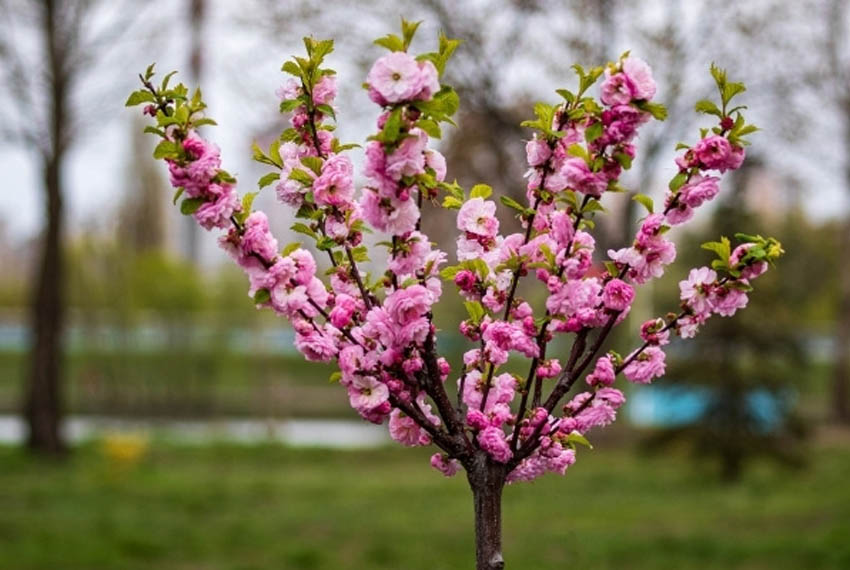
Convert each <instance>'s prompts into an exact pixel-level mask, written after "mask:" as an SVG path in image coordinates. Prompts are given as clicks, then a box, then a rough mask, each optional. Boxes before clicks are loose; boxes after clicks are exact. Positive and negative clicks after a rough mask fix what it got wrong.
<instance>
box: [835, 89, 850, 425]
mask: <svg viewBox="0 0 850 570" xmlns="http://www.w3.org/2000/svg"><path fill="white" fill-rule="evenodd" d="M844 133H845V134H844V147H845V164H844V179H845V185H846V188H845V190H846V192H847V193H848V195H850V98H847V100H846V101H845V102H844ZM840 231H841V235H840V236H839V250H838V251H840V252H843V255H845V256H846V255H847V252H850V212H845V214H844V222H843V223H842V224H841V230H840ZM843 261H844V262H843V263H839V264H838V267H839V301H838V314H837V315H836V318H837V321H838V322H837V323H836V331H835V352H836V354H835V371H834V374H833V380H832V413H833V416H834V417H835V419H836V420H837V421H839V422H841V423H843V424H850V263H847V259H846V258H845V259H844V260H843Z"/></svg>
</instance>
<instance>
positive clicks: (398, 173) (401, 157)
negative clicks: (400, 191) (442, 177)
mask: <svg viewBox="0 0 850 570" xmlns="http://www.w3.org/2000/svg"><path fill="white" fill-rule="evenodd" d="M409 134H410V136H407V137H405V138H404V140H402V141H401V144H399V145H398V148H396V149H395V150H394V151H393V152H392V154H390V155H389V156H388V157H387V161H386V173H387V175H388V176H390V177H391V178H392V179H393V180H401V178H402V177H403V176H416V175H417V174H421V173H422V172H424V171H425V155H424V154H423V152H424V150H425V145H427V144H428V135H426V134H425V131H423V130H421V129H411V130H410V133H409Z"/></svg>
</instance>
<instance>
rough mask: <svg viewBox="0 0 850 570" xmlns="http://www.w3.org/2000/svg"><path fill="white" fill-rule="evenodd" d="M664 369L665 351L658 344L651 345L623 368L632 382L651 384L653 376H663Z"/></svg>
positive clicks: (624, 373) (625, 374)
mask: <svg viewBox="0 0 850 570" xmlns="http://www.w3.org/2000/svg"><path fill="white" fill-rule="evenodd" d="M628 358H631V355H629V356H628V357H627V360H628ZM664 370H665V364H664V351H663V350H661V349H660V348H658V347H657V346H649V347H647V348H646V349H644V350H643V352H641V353H640V354H638V355H637V356H636V357H635V358H634V359H633V360H632V361H631V362H630V363H629V364H628V365H627V366H626V367H625V368H624V369H623V375H624V376H625V377H626V378H627V379H628V380H630V381H632V382H636V383H638V384H649V383H650V382H652V379H653V378H659V377H661V376H663V375H664Z"/></svg>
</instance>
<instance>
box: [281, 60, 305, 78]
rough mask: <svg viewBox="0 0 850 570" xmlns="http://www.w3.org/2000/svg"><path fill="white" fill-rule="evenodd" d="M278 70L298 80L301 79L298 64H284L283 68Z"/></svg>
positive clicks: (290, 62) (289, 62)
mask: <svg viewBox="0 0 850 570" xmlns="http://www.w3.org/2000/svg"><path fill="white" fill-rule="evenodd" d="M280 70H281V71H283V72H285V73H288V74H289V75H294V76H295V77H298V78H299V79H300V78H301V68H300V67H298V64H296V63H295V62H294V61H292V60H289V61H286V62H284V64H283V67H281V68H280Z"/></svg>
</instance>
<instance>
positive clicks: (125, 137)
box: [0, 0, 845, 251]
mask: <svg viewBox="0 0 850 570" xmlns="http://www.w3.org/2000/svg"><path fill="white" fill-rule="evenodd" d="M176 4H177V3H166V4H165V5H166V6H170V8H171V9H174V6H175V5H176ZM160 5H162V4H160ZM234 6H235V4H234V3H232V2H227V1H225V0H216V1H214V2H213V3H212V9H211V11H210V12H211V13H210V15H209V20H208V22H207V37H208V38H210V39H211V40H212V41H211V43H210V44H208V48H209V49H207V51H206V56H207V61H206V69H207V75H206V77H205V78H204V82H203V83H204V93H205V96H206V98H207V100H208V103H209V105H210V114H211V115H212V116H213V117H215V118H216V120H217V121H218V122H219V125H221V126H220V127H217V128H215V129H214V138H215V140H216V142H217V143H218V144H219V145H220V146H221V147H222V155H223V157H224V158H223V161H224V166H225V168H228V169H229V170H231V171H232V172H235V173H237V175H239V174H243V175H244V176H242V183H243V185H244V184H245V183H246V181H247V183H248V184H250V185H251V186H252V185H253V182H254V180H255V179H256V177H258V176H259V175H260V174H262V171H261V170H258V169H257V167H255V166H254V165H252V163H251V161H250V150H249V147H250V143H251V137H252V134H253V133H256V132H259V131H261V130H263V129H264V128H266V127H268V126H274V125H277V124H278V122H279V120H280V117H279V115H278V114H277V110H276V106H277V104H276V99H275V96H274V90H275V88H276V87H277V86H278V85H279V84H280V83H281V82H282V80H283V76H282V74H281V73H280V72H279V65H280V62H282V61H283V60H284V59H285V58H286V57H288V56H289V55H291V54H292V53H296V52H298V51H300V49H301V46H300V42H299V41H298V40H297V38H289V39H285V40H283V39H282V41H281V42H280V43H279V44H276V45H267V44H266V45H263V44H260V43H259V42H258V41H257V38H256V37H255V36H254V35H253V34H251V31H250V29H246V28H244V27H240V26H234V25H233V15H234V14H233V12H234ZM175 14H176V15H179V13H176V12H175ZM648 14H649V16H648V17H652V11H651V10H650V11H648ZM385 32H386V30H376V32H375V34H374V35H375V36H378V35H381V34H383V33H385ZM124 42H125V43H123V44H122V43H119V45H116V46H114V49H115V50H116V51H117V50H121V49H123V48H128V47H129V48H130V49H129V51H130V52H132V54H133V55H132V56H130V57H127V58H126V62H125V63H124V64H122V65H121V66H120V67H119V68H117V69H116V68H115V67H113V68H112V69H111V71H99V72H96V73H95V74H94V75H93V76H92V77H91V78H90V79H89V90H88V91H87V92H98V91H100V92H101V94H100V95H99V101H101V105H102V106H101V107H100V108H99V110H98V113H97V116H98V117H99V119H98V123H97V126H96V127H94V126H91V125H90V126H89V128H88V129H87V130H86V132H85V134H84V135H83V136H82V137H81V138H80V140H78V141H77V143H76V144H75V145H74V147H73V148H72V150H71V153H70V156H69V157H68V162H67V171H66V173H65V174H66V181H67V197H66V204H67V211H68V217H69V223H68V227H69V229H70V232H71V234H74V233H77V232H79V230H80V228H82V227H85V226H86V225H91V224H92V223H94V224H95V225H97V226H102V227H108V226H109V224H110V221H113V220H114V215H113V213H114V211H115V209H116V207H117V205H118V203H119V202H120V200H121V192H122V188H123V187H122V180H123V178H124V177H125V176H126V168H127V163H128V160H129V147H130V137H129V132H130V131H129V129H131V128H132V123H131V120H132V117H133V115H134V113H137V112H138V109H125V108H124V107H123V102H124V100H125V98H126V94H127V93H128V92H129V90H130V89H132V88H134V84H133V81H134V77H135V73H136V70H137V69H138V70H141V69H143V68H144V67H145V65H146V64H147V63H148V61H147V59H145V58H146V57H148V56H150V57H154V56H155V57H156V58H157V59H158V60H159V61H158V68H159V69H160V70H166V69H172V68H177V69H186V64H185V58H184V57H183V54H185V53H186V51H187V50H186V48H185V45H184V44H183V43H182V40H181V38H180V37H176V36H174V35H168V36H159V37H158V38H157V40H156V45H155V46H154V47H153V48H152V49H151V48H150V46H148V45H146V46H145V47H140V46H141V44H138V40H124ZM134 42H135V43H134ZM257 49H263V50H264V51H263V56H262V57H258V58H256V62H255V65H251V66H250V69H247V70H242V69H241V67H240V66H242V65H243V63H244V62H245V61H246V60H247V59H250V58H251V57H252V53H254V52H253V50H257ZM369 49H371V50H372V51H373V52H374V55H375V56H378V55H379V54H380V50H378V49H377V48H374V46H370V48H369ZM332 64H333V65H335V66H336V67H337V68H338V70H339V71H340V77H341V78H342V79H341V81H342V82H344V83H347V84H348V85H349V88H348V89H346V90H345V91H344V92H343V94H344V95H346V97H344V96H341V97H340V98H339V99H338V103H339V106H340V113H339V114H340V116H342V117H345V116H346V115H347V114H348V113H347V111H349V110H351V108H353V107H356V106H363V105H368V100H367V99H366V96H365V94H364V93H363V92H362V90H359V84H360V82H361V81H362V79H361V78H360V77H357V76H356V74H359V73H360V72H359V71H356V72H355V68H354V67H353V66H351V65H346V64H345V62H341V61H340V59H339V58H336V59H333V57H332ZM119 69H120V72H121V73H122V74H126V77H124V76H122V77H120V78H116V77H115V76H114V74H115V73H116V72H117V70H119ZM242 71H244V73H242ZM352 75H355V76H353V77H352ZM512 75H513V81H515V82H529V81H533V79H532V78H530V77H528V74H527V73H524V71H523V69H522V67H521V66H520V67H519V68H517V69H515V70H513V74H512ZM509 81H510V80H509ZM547 82H548V83H551V85H552V86H554V82H553V81H551V80H549V81H547V80H544V81H542V83H543V84H546V83H547ZM104 93H105V94H106V95H103V94H104ZM263 108H265V109H267V111H266V112H263V111H261V109H263ZM352 114H353V113H352ZM833 127H834V125H833ZM368 128H369V126H368V125H367V124H363V123H362V121H361V122H357V121H355V122H354V123H351V122H346V121H345V120H343V121H341V124H340V131H339V134H340V138H341V139H342V140H346V141H347V140H351V139H352V138H355V137H357V138H359V137H360V135H361V134H362V133H364V132H367V129H368ZM766 130H767V133H768V136H767V137H765V136H764V135H762V139H761V140H760V139H755V140H756V142H757V143H761V142H762V141H763V140H764V139H769V132H770V129H769V125H768V127H767V129H766ZM152 144H153V141H152ZM767 145H768V147H769V142H768V143H767ZM777 152H779V151H777ZM788 164H789V165H792V166H791V169H792V170H798V171H799V172H801V173H802V178H803V179H804V180H805V181H806V182H807V188H806V190H805V192H806V195H807V196H808V197H809V198H811V199H807V200H806V204H807V209H808V211H809V213H810V214H811V215H812V216H814V217H817V218H828V217H832V216H836V215H838V214H840V213H841V212H843V211H844V209H845V205H844V203H845V201H844V197H843V193H842V192H841V185H840V179H839V178H838V177H837V176H835V175H834V174H830V173H829V172H825V171H824V169H822V168H818V165H815V164H812V163H811V161H810V160H805V159H802V158H801V157H799V156H791V155H789V156H788ZM671 169H672V165H671ZM0 171H2V172H3V173H4V175H5V176H4V178H5V180H4V182H5V189H4V190H3V191H0V226H5V230H6V236H5V238H2V236H0V239H7V240H9V241H11V242H12V243H21V242H24V241H26V240H28V239H30V238H32V237H33V236H34V235H36V234H37V232H38V231H39V229H40V227H41V223H42V208H43V203H42V198H41V193H42V190H41V185H40V180H39V172H38V168H37V163H36V162H35V156H34V155H33V154H32V153H28V152H27V151H26V150H22V149H21V148H19V147H14V146H10V145H8V144H5V145H0ZM263 200H264V201H261V202H260V205H261V206H262V205H265V206H267V207H268V206H269V205H271V204H272V203H273V201H272V200H271V199H270V197H265V198H263ZM212 243H213V240H212V239H211V237H205V238H204V244H205V245H204V247H205V251H207V250H209V247H210V244H212Z"/></svg>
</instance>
